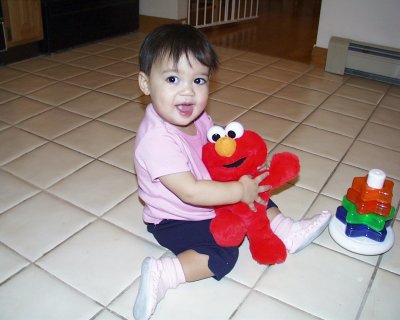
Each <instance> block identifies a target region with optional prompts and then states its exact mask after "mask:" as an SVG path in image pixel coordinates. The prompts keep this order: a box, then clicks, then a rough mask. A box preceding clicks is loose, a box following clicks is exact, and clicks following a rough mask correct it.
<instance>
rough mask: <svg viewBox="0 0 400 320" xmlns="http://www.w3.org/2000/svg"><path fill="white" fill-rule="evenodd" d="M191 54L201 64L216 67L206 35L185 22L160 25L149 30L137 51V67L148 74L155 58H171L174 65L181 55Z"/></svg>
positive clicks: (213, 68) (214, 69)
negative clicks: (138, 51)
mask: <svg viewBox="0 0 400 320" xmlns="http://www.w3.org/2000/svg"><path fill="white" fill-rule="evenodd" d="M183 54H184V55H185V56H186V57H187V58H188V57H189V54H192V55H193V56H194V57H195V58H196V59H197V60H198V61H199V62H200V63H201V64H203V65H205V66H207V67H209V68H210V73H212V72H214V71H216V70H217V69H218V65H219V61H218V56H217V54H216V53H215V51H214V49H213V47H212V45H211V43H210V42H209V40H208V39H207V37H206V36H205V35H204V34H203V33H202V32H201V31H199V30H198V29H196V28H195V27H192V26H190V25H187V24H167V25H162V26H160V27H158V28H156V29H154V30H153V31H152V32H150V33H149V34H148V35H147V36H146V38H145V39H144V41H143V43H142V46H141V48H140V53H139V68H140V71H143V72H144V73H145V74H147V75H150V72H151V67H152V65H153V63H154V62H155V61H156V60H157V59H160V58H161V59H162V58H164V57H168V58H171V59H172V61H173V63H174V64H175V65H176V64H178V62H179V59H180V58H181V56H182V55H183Z"/></svg>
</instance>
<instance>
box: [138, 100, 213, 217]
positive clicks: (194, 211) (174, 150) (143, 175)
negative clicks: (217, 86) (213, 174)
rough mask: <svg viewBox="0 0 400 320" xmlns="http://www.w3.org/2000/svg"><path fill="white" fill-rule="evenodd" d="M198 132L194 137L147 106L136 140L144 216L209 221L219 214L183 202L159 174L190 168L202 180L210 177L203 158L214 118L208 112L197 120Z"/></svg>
mask: <svg viewBox="0 0 400 320" xmlns="http://www.w3.org/2000/svg"><path fill="white" fill-rule="evenodd" d="M195 124H196V128H197V134H196V135H195V136H190V135H187V134H185V133H184V132H182V131H181V130H179V129H178V128H176V127H175V126H173V125H171V124H169V123H167V122H165V121H164V120H163V119H162V118H161V117H160V116H159V115H158V114H157V113H156V112H155V111H154V108H153V105H152V104H149V105H148V106H147V109H146V114H145V116H144V119H143V121H142V122H141V124H140V126H139V129H138V132H137V135H136V139H135V170H136V174H137V177H138V183H139V197H140V198H141V199H142V200H143V201H144V203H145V207H144V211H143V219H144V221H145V222H148V223H155V224H157V223H159V222H161V221H162V220H164V219H173V220H190V221H198V220H206V219H211V218H213V217H214V216H215V212H214V209H213V208H208V207H197V206H192V205H189V204H187V203H184V202H182V201H181V200H180V199H179V198H178V197H177V196H175V195H174V194H173V193H172V192H171V191H169V190H168V189H167V188H166V187H164V185H163V184H162V183H161V182H160V180H159V177H161V176H164V175H168V174H173V173H179V172H186V171H190V172H191V173H192V174H193V175H194V177H195V178H196V179H198V180H202V179H205V180H210V179H211V178H210V175H209V173H208V171H207V169H206V167H205V166H204V163H203V161H202V159H201V152H202V147H203V145H204V144H205V143H206V142H207V130H208V129H209V128H210V127H211V126H212V121H211V118H210V117H209V116H208V115H207V114H206V113H205V112H204V113H203V114H202V115H201V116H200V117H199V118H198V119H197V120H196V121H195Z"/></svg>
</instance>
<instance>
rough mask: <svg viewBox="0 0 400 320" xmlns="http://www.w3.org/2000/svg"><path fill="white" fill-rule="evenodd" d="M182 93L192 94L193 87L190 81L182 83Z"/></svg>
mask: <svg viewBox="0 0 400 320" xmlns="http://www.w3.org/2000/svg"><path fill="white" fill-rule="evenodd" d="M182 93H183V94H184V95H192V94H194V89H193V85H192V83H184V84H183V88H182Z"/></svg>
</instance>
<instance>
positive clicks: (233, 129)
mask: <svg viewBox="0 0 400 320" xmlns="http://www.w3.org/2000/svg"><path fill="white" fill-rule="evenodd" d="M243 133H244V129H243V126H242V125H241V124H240V123H239V122H236V121H235V122H231V123H230V124H228V125H227V126H226V128H225V134H226V135H227V136H228V137H229V138H232V139H237V138H240V137H241V136H242V135H243Z"/></svg>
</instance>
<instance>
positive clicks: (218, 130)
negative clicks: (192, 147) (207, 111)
mask: <svg viewBox="0 0 400 320" xmlns="http://www.w3.org/2000/svg"><path fill="white" fill-rule="evenodd" d="M222 137H225V130H224V129H223V128H222V127H220V126H212V127H211V128H210V129H208V132H207V139H208V141H210V142H212V143H216V142H217V141H218V139H219V138H222Z"/></svg>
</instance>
